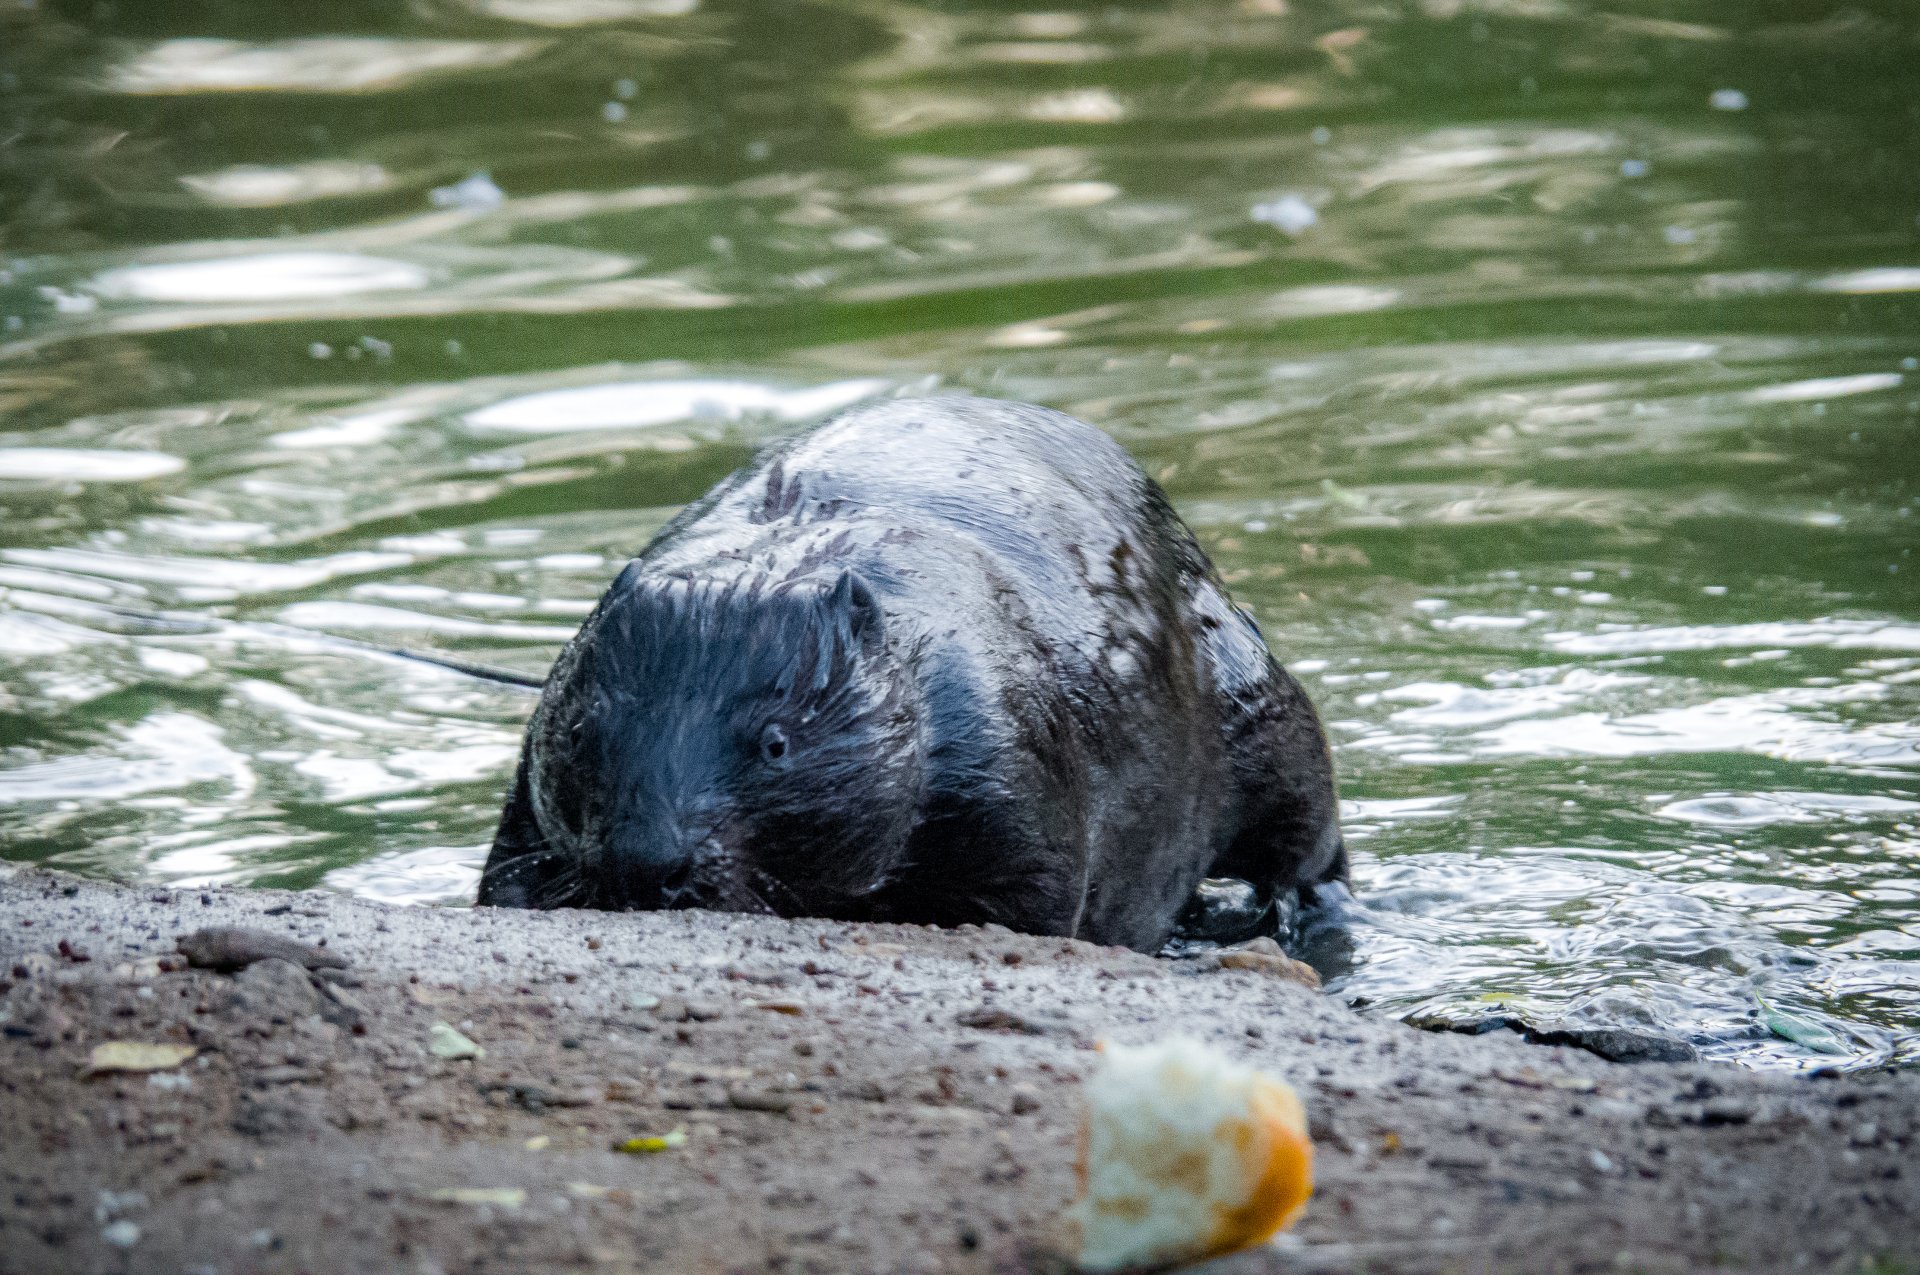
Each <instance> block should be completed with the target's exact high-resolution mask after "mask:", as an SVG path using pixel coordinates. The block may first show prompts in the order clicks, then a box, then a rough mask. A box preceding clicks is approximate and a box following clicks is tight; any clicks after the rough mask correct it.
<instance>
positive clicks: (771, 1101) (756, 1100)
mask: <svg viewBox="0 0 1920 1275" xmlns="http://www.w3.org/2000/svg"><path fill="white" fill-rule="evenodd" d="M793 1102H794V1098H793V1095H792V1094H789V1093H780V1092H778V1091H776V1090H772V1089H760V1088H755V1087H752V1086H747V1085H728V1086H727V1104H728V1105H729V1106H732V1107H736V1108H738V1109H739V1110H741V1111H765V1112H769V1113H771V1114H773V1115H781V1116H784V1115H786V1114H787V1113H789V1112H791V1111H792V1110H793Z"/></svg>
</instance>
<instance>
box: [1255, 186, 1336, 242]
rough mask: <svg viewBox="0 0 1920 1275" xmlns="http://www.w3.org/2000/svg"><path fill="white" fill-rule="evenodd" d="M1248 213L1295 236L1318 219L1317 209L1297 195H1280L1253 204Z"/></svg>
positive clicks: (1284, 232) (1259, 220) (1257, 219)
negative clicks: (1262, 202)
mask: <svg viewBox="0 0 1920 1275" xmlns="http://www.w3.org/2000/svg"><path fill="white" fill-rule="evenodd" d="M1248 215H1249V216H1251V217H1252V218H1253V219H1254V220H1255V221H1258V222H1262V223H1264V224H1266V225H1269V226H1272V227H1273V228H1274V229H1276V230H1278V231H1280V232H1282V233H1283V234H1287V235H1291V236H1296V237H1297V236H1299V235H1300V234H1301V233H1302V232H1303V231H1305V230H1306V229H1307V228H1308V227H1310V226H1312V225H1313V224H1314V223H1316V222H1318V221H1319V220H1320V213H1319V211H1318V210H1317V209H1315V208H1314V206H1313V205H1312V204H1310V203H1308V202H1307V201H1306V200H1305V199H1304V198H1303V197H1301V196H1299V195H1282V196H1280V198H1278V199H1273V200H1269V201H1268V202H1266V203H1264V204H1255V205H1254V206H1253V210H1252V212H1250V213H1249V214H1248Z"/></svg>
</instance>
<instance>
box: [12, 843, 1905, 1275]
mask: <svg viewBox="0 0 1920 1275" xmlns="http://www.w3.org/2000/svg"><path fill="white" fill-rule="evenodd" d="M0 873H4V875H0V985H3V986H4V987H5V989H6V990H5V992H4V995H0V1015H4V1018H3V1020H0V1027H3V1028H4V1038H3V1039H0V1060H4V1068H3V1069H0V1082H3V1083H0V1138H3V1139H4V1145H3V1147H0V1155H3V1158H4V1165H3V1166H0V1172H3V1174H4V1178H5V1182H4V1187H5V1190H4V1193H3V1194H0V1270H4V1271H7V1272H16V1271H17V1272H35V1273H37V1275H45V1273H50V1272H66V1271H102V1272H133V1271H139V1272H147V1271H152V1272H175V1271H179V1272H190V1271H191V1272H203V1271H205V1272H214V1271H217V1272H243V1271H244V1272H298V1271H304V1272H315V1273H318V1272H332V1271H341V1272H349V1271H374V1270H383V1271H385V1270H391V1271H407V1272H420V1273H421V1275H430V1273H433V1272H480V1271H529V1270H576V1269H578V1270H593V1271H601V1270H605V1271H627V1270H647V1271H673V1272H696V1271H762V1270H766V1271H795V1272H802V1271H821V1272H841V1271H858V1272H868V1271H872V1272H883V1271H884V1272H893V1271H899V1272H936V1271H954V1272H961V1271H981V1272H986V1271H992V1272H1014V1271H1029V1270H1032V1271H1058V1270H1060V1269H1061V1263H1060V1259H1059V1257H1058V1254H1059V1253H1060V1252H1061V1251H1062V1249H1063V1247H1064V1236H1063V1234H1062V1232H1061V1230H1060V1223H1059V1221H1058V1217H1059V1214H1060V1212H1061V1210H1062V1209H1063V1208H1064V1206H1065V1205H1066V1204H1067V1202H1068V1200H1069V1198H1070V1197H1071V1195H1072V1192H1073V1167H1072V1166H1073V1154H1074V1141H1075V1123H1076V1096H1075V1095H1076V1084H1077V1080H1078V1077H1079V1076H1080V1075H1081V1074H1082V1073H1083V1072H1084V1071H1085V1070H1086V1068H1087V1067H1088V1066H1089V1065H1090V1063H1091V1061H1092V1058H1093V1054H1092V1052H1091V1051H1092V1047H1093V1042H1094V1041H1095V1040H1096V1039H1099V1038H1102V1037H1110V1038H1113V1039H1117V1040H1126V1041H1142V1040H1148V1039H1153V1038H1157V1037H1160V1036H1164V1035H1168V1034H1173V1033H1186V1034H1191V1035H1195V1036H1200V1037H1204V1038H1207V1039H1211V1040H1213V1041H1216V1042H1218V1043H1220V1044H1221V1045H1223V1046H1224V1047H1226V1048H1227V1049H1229V1050H1231V1051H1232V1052H1233V1053H1235V1054H1236V1055H1239V1056H1242V1057H1245V1058H1248V1059H1253V1060H1257V1061H1258V1062H1259V1063H1260V1065H1262V1066H1264V1067H1266V1068H1268V1069H1269V1070H1271V1071H1273V1072H1275V1073H1277V1074H1279V1075H1281V1076H1284V1077H1286V1078H1288V1079H1289V1080H1291V1081H1292V1082H1293V1083H1294V1084H1295V1086H1296V1087H1298V1088H1299V1090H1300V1091H1301V1094H1302V1096H1303V1097H1304V1098H1305V1099H1306V1102H1307V1106H1308V1109H1309V1112H1310V1115H1311V1118H1312V1125H1313V1130H1314V1135H1315V1140H1316V1143H1317V1146H1318V1157H1319V1158H1318V1162H1317V1170H1318V1174H1317V1175H1318V1178H1319V1192H1318V1194H1317V1196H1316V1197H1315V1200H1314V1202H1313V1204H1312V1205H1311V1206H1310V1207H1309V1209H1308V1212H1307V1215H1306V1217H1305V1219H1304V1220H1303V1222H1302V1223H1301V1224H1300V1226H1299V1227H1298V1228H1297V1231H1296V1233H1295V1236H1294V1237H1293V1238H1292V1239H1291V1240H1290V1241H1289V1242H1288V1243H1287V1244H1285V1245H1284V1246H1280V1247H1275V1248H1271V1249H1267V1250H1263V1251H1261V1252H1258V1253H1253V1254H1244V1255H1241V1256H1238V1257H1235V1258H1230V1259H1226V1260H1223V1261H1220V1262H1216V1263H1213V1264H1211V1265H1210V1266H1209V1267H1208V1268H1206V1269H1207V1270H1208V1271H1209V1272H1210V1273H1211V1275H1227V1273H1228V1272H1233V1273H1235V1275H1250V1273H1252V1272H1263V1271H1271V1272H1281V1271H1344V1270H1353V1271H1383V1272H1389V1271H1391V1272H1398V1271H1405V1272H1431V1271H1461V1272H1468V1271H1473V1272H1480V1271H1513V1272H1532V1273H1542V1272H1560V1271H1601V1270H1604V1271H1620V1270H1636V1271H1646V1272H1665V1271H1694V1270H1702V1269H1735V1270H1756V1271H1759V1270H1765V1271H1773V1270H1781V1271H1789V1270H1792V1271H1804V1270H1811V1271H1833V1272H1839V1271H1846V1272H1859V1271H1861V1270H1863V1269H1868V1270H1880V1271H1892V1270H1901V1269H1906V1268H1920V1168H1915V1167H1914V1165H1915V1164H1916V1162H1920V1076H1916V1075H1912V1074H1905V1075H1865V1076H1850V1077H1838V1078H1824V1079H1814V1078H1807V1077H1787V1076H1766V1075H1756V1074H1752V1073H1748V1072H1743V1071H1738V1070H1734V1069H1730V1068H1726V1067H1720V1066H1713V1065H1703V1064H1667V1063H1645V1064H1639V1065H1631V1066H1629V1065H1623V1064H1617V1063H1609V1062H1606V1061H1604V1060H1603V1059H1600V1058H1598V1057H1595V1056H1594V1055H1592V1054H1588V1053H1585V1052H1582V1051H1578V1050H1574V1049H1569V1048H1564V1047H1544V1046H1537V1045H1528V1044H1525V1043H1522V1042H1521V1041H1519V1040H1518V1039H1517V1038H1514V1037H1511V1036H1500V1037H1484V1038H1469V1037H1462V1036H1446V1035H1430V1034H1424V1033H1420V1032H1416V1031H1413V1030H1412V1029H1409V1028H1406V1027H1403V1026H1400V1025H1399V1024H1394V1023H1381V1022H1374V1021H1369V1020H1365V1019H1361V1018H1359V1017H1356V1016H1355V1015H1354V1014H1352V1013H1351V1012H1349V1011H1348V1010H1346V1009H1345V1008H1344V1007H1342V1006H1340V1005H1338V1004H1335V1003H1333V1002H1331V1001H1329V1000H1327V999H1326V998H1324V997H1322V996H1319V995H1317V994H1315V993H1313V992H1310V991H1308V990H1306V989H1304V988H1301V987H1298V986H1295V985H1293V984H1291V983H1287V982H1284V981H1281V980H1278V979H1275V978H1273V977H1271V976H1269V975H1267V974H1264V973H1261V972H1258V971H1249V970H1219V969H1208V968H1206V967H1205V966H1204V965H1202V964H1200V963H1191V962H1189V963H1170V962H1166V961H1159V960H1154V959H1150V958H1147V957H1142V956H1139V955H1136V954H1134V953H1130V952H1125V951H1118V950H1112V949H1105V948H1097V947H1092V946H1089V945H1087V944H1083V943H1075V942H1066V941H1062V940H1058V939H1038V938H1032V937H1028V936H1022V935H1015V934H1011V933H1008V932H1005V931H996V930H979V929H962V930H955V931H938V930H925V929H918V928H913V927H899V926H855V925H840V924H833V923H828V922H818V921H782V920H773V919H767V918H759V917H744V916H723V915H714V914H707V913H672V914H652V915H647V914H631V915H607V914H602V913H586V912H560V913H522V912H495V911H455V910H437V909H396V908H391V907H386V906H382V905H379V904H374V903H368V902H362V901H359V900H354V899H349V898H343V897H340V896H336V895H330V894H322V893H285V892H276V891H268V890H237V889H236V890H227V889H214V890H207V891H201V890H187V891H169V890H161V889H153V888H135V887H122V886H112V885H103V884H99V883H93V882H83V881H79V880H76V879H73V878H68V877H64V876H58V875H55V874H51V873H45V872H39V871H34V870H13V869H0ZM223 925H239V926H248V927H252V928H255V929H258V930H263V931H267V932H270V933H273V934H276V935H281V936H284V937H288V938H292V939H297V940H300V941H302V942H304V943H307V944H311V945H324V947H325V949H326V951H327V952H329V953H332V954H336V955H337V956H340V957H344V958H346V959H347V960H348V961H349V962H350V964H349V965H348V967H347V968H346V969H344V970H327V969H324V968H323V969H319V970H317V971H316V972H315V973H314V974H309V973H308V972H307V971H305V970H304V969H303V968H302V967H301V965H300V964H298V963H296V962H295V961H289V960H284V959H279V960H266V961H261V962H259V963H256V964H253V965H250V966H248V967H247V968H245V969H244V970H242V971H240V972H239V973H236V974H225V973H216V972H213V971H212V970H208V969H200V968H181V969H173V970H162V969H160V968H158V963H157V962H154V961H152V960H148V959H145V958H154V957H163V956H165V955H166V954H168V953H171V952H173V950H174V947H175V943H176V941H177V939H178V938H179V937H180V936H183V935H186V934H189V933H191V932H194V931H197V930H200V929H202V928H204V927H210V926H223ZM176 962H177V963H181V964H184V958H181V957H177V956H176V957H174V958H173V961H172V962H169V963H176ZM436 1023H444V1024H447V1025H448V1026H449V1027H451V1028H453V1029H454V1033H455V1034H451V1035H450V1034H449V1033H447V1032H444V1031H443V1032H440V1033H437V1034H436V1032H435V1029H434V1024H436ZM460 1038H464V1039H467V1040H470V1041H472V1042H473V1043H474V1044H476V1045H478V1046H479V1047H480V1048H481V1049H482V1050H484V1056H482V1057H478V1058H458V1057H443V1056H440V1055H439V1054H436V1053H435V1052H433V1049H432V1048H431V1047H432V1046H433V1044H434V1043H435V1041H436V1039H438V1040H439V1042H440V1044H441V1046H442V1053H459V1052H462V1050H461V1047H460V1045H459V1044H458V1043H457V1042H458V1040H459V1039H460ZM116 1040H123V1041H136V1042H141V1043H146V1044H161V1045H169V1044H170V1045H175V1046H180V1047H184V1048H191V1049H193V1050H194V1051H196V1052H195V1053H194V1055H193V1056H192V1057H191V1058H190V1059H188V1060H187V1061H185V1062H184V1063H183V1064H181V1065H178V1066H175V1067H171V1068H166V1069H162V1070H159V1071H155V1072H151V1073H142V1072H120V1071H105V1072H96V1073H94V1074H88V1071H87V1065H88V1062H89V1059H90V1058H92V1057H93V1053H92V1051H93V1050H94V1047H95V1046H97V1045H99V1044H101V1043H103V1042H107V1041H116ZM176 1052H179V1051H176ZM676 1129H683V1130H684V1131H685V1133H686V1138H685V1141H684V1142H683V1143H680V1144H679V1145H675V1146H670V1147H668V1148H667V1149H664V1150H660V1151H657V1152H645V1151H640V1152H634V1153H627V1152H621V1151H616V1150H615V1149H613V1148H614V1144H615V1143H617V1142H623V1141H625V1140H628V1139H634V1138H639V1137H646V1136H651V1135H664V1134H668V1133H670V1132H672V1131H674V1130H676ZM669 1141H674V1142H678V1139H669ZM1869 1263H1870V1264H1871V1265H1868V1264H1869Z"/></svg>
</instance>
